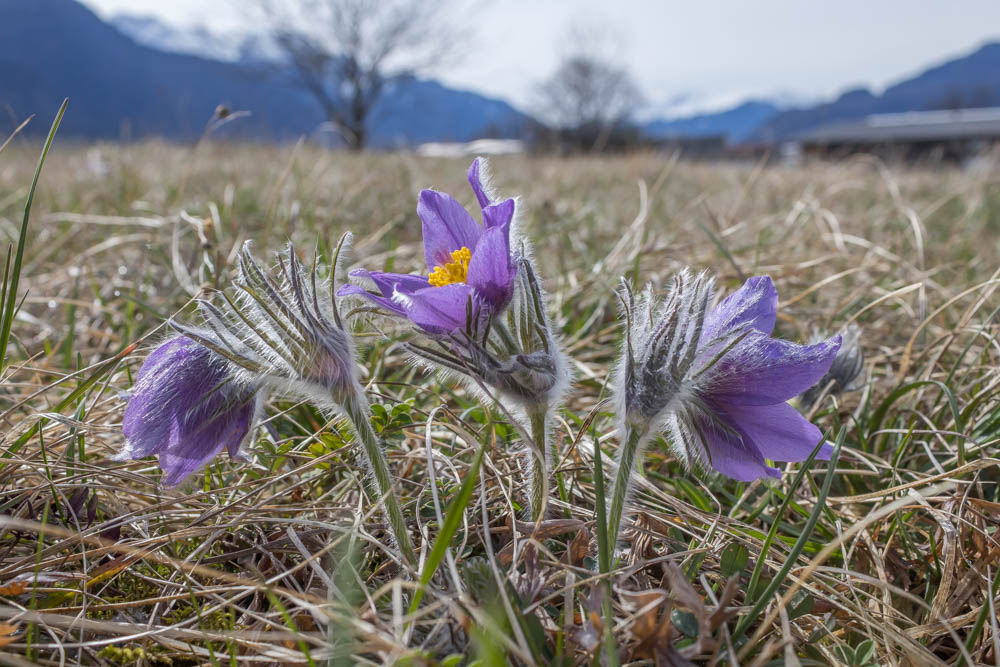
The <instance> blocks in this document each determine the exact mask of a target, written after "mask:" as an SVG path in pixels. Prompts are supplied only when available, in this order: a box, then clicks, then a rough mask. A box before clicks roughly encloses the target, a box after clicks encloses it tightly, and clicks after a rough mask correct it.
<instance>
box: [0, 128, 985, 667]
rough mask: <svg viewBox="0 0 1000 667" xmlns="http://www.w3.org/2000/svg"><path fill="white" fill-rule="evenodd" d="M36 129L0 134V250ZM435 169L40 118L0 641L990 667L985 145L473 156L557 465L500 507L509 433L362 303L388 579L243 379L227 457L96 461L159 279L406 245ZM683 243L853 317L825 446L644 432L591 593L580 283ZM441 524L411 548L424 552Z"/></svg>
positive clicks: (326, 447)
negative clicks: (905, 154)
mask: <svg viewBox="0 0 1000 667" xmlns="http://www.w3.org/2000/svg"><path fill="white" fill-rule="evenodd" d="M40 143H41V142H40V141H38V140H29V139H24V138H19V139H17V140H15V142H13V143H12V144H11V145H10V146H8V147H7V148H6V149H4V150H3V152H0V227H2V230H0V231H2V233H3V234H4V235H5V236H6V237H7V238H8V239H9V240H10V241H11V242H16V240H17V236H18V228H19V227H20V225H21V215H22V209H23V205H24V201H25V198H26V196H27V194H28V189H29V185H30V182H31V176H32V172H33V170H34V167H35V163H36V161H37V156H38V152H39V149H40ZM467 166H468V164H467V161H465V160H430V159H421V158H417V157H415V156H412V155H369V156H352V155H347V154H343V153H331V152H324V151H320V150H316V149H312V148H309V147H306V146H298V147H293V146H287V147H282V148H273V147H259V146H232V145H226V144H213V143H208V144H203V145H201V146H199V147H197V148H194V147H177V146H169V145H164V144H159V143H148V144H138V145H129V146H119V145H114V144H102V145H97V146H74V145H72V143H71V142H62V141H60V140H59V139H58V138H57V139H56V144H55V147H54V148H53V150H52V152H51V154H50V155H49V157H48V161H47V162H46V164H45V166H44V170H43V172H42V176H41V181H40V184H39V187H38V190H37V193H36V196H35V201H34V207H33V209H32V212H31V218H30V222H29V228H28V237H27V238H28V241H27V245H26V248H25V254H24V262H23V267H22V271H21V276H22V278H21V283H20V287H19V298H20V297H21V296H23V297H24V302H23V305H22V306H21V309H20V312H19V315H18V317H17V319H16V321H15V323H14V327H13V338H12V341H11V347H10V350H9V352H8V355H7V361H6V363H7V366H6V368H5V371H4V375H3V380H2V385H0V410H2V411H3V419H4V425H3V432H2V436H0V437H2V439H0V661H2V662H5V663H8V664H25V663H26V662H38V663H41V664H67V663H68V664H134V663H138V664H173V665H186V664H243V663H248V664H250V663H253V664H291V663H298V662H301V663H321V662H326V661H327V660H331V659H332V660H338V661H340V662H343V663H346V664H351V663H371V664H380V663H383V662H392V661H399V662H400V663H401V664H435V663H436V661H437V662H438V664H448V665H455V664H470V663H471V662H472V661H473V660H481V661H482V662H481V663H480V664H505V663H507V662H520V663H528V664H581V663H590V662H592V661H594V660H595V659H596V660H601V661H603V662H604V663H605V664H610V663H611V662H613V661H615V660H620V661H621V662H622V663H627V662H632V663H634V664H653V663H654V662H655V663H656V664H661V665H687V664H691V663H694V664H732V665H735V664H740V665H762V664H785V665H796V664H803V665H808V664H813V665H817V664H847V665H934V664H949V665H957V664H1000V633H998V627H997V626H998V618H997V613H996V606H995V603H994V598H995V591H996V589H997V587H998V585H1000V576H998V573H1000V543H998V542H997V540H996V536H997V533H996V525H997V519H998V518H1000V491H998V487H997V482H998V481H1000V469H998V467H997V464H998V463H1000V461H998V460H997V451H998V447H1000V401H998V397H1000V374H998V368H997V366H998V363H997V362H998V358H1000V340H998V334H1000V328H998V325H997V323H996V315H997V312H998V310H1000V297H998V293H997V288H998V287H1000V271H998V268H1000V261H998V260H1000V169H998V168H997V167H996V166H994V167H993V168H992V169H991V168H989V164H988V163H987V164H984V165H982V168H980V169H978V170H972V171H959V170H957V169H948V168H941V169H933V170H931V169H906V168H895V167H894V168H886V167H884V166H883V165H881V164H880V163H878V162H876V161H874V160H872V159H869V158H856V159H852V160H848V161H845V162H843V163H840V164H822V165H820V164H817V165H809V166H806V167H801V168H784V167H766V168H763V167H760V166H757V165H753V164H746V165H737V164H723V165H717V164H716V165H713V164H689V163H685V162H677V161H675V160H673V159H671V157H670V156H666V155H656V154H646V155H634V156H626V157H607V158H581V159H573V160H566V159H549V158H530V157H521V156H518V157H503V158H498V159H496V160H495V161H494V162H493V173H494V184H495V186H496V187H497V188H498V190H499V191H500V192H502V193H504V194H509V195H515V194H516V195H520V196H521V199H520V203H519V209H518V210H519V220H520V224H521V225H522V229H523V231H524V232H525V234H526V235H527V236H529V237H530V238H531V239H533V241H534V243H535V248H536V256H537V259H538V263H539V267H540V272H541V274H542V278H543V280H544V284H545V286H546V288H547V289H548V290H549V292H550V295H551V306H552V309H553V311H554V313H555V316H556V321H557V324H558V326H559V327H560V329H561V331H562V333H563V335H564V337H565V342H566V347H567V349H568V350H569V352H570V353H571V355H572V357H573V358H574V360H575V369H574V370H575V374H576V381H575V384H574V386H573V390H572V393H571V394H570V397H569V400H568V402H567V405H566V408H565V409H564V410H563V411H562V413H561V415H560V424H559V428H558V430H557V442H558V444H559V451H558V453H557V461H556V472H555V482H556V484H555V486H556V488H555V490H554V495H553V498H552V500H551V501H550V508H549V514H548V517H549V518H548V519H547V520H546V521H545V522H543V523H542V524H540V525H539V526H536V525H534V524H532V523H530V522H524V521H519V520H518V519H523V517H524V511H523V507H524V505H525V497H524V490H523V486H524V484H523V480H524V478H525V475H524V471H523V465H524V457H523V451H522V446H521V445H520V444H519V442H518V440H519V437H518V435H517V433H516V431H515V430H513V429H512V428H510V427H509V425H507V424H506V423H505V420H504V417H503V416H502V414H500V413H497V412H496V411H495V410H493V409H491V408H485V409H484V407H483V406H481V405H480V404H479V403H478V402H477V400H476V399H475V397H474V396H471V395H470V394H469V393H468V392H466V391H465V390H463V389H462V388H461V387H460V386H458V385H456V384H454V383H451V382H448V381H446V380H442V379H438V378H436V377H432V376H428V375H426V374H425V373H424V372H423V371H422V370H419V369H417V368H415V367H413V366H412V365H410V364H409V363H408V362H407V357H406V355H405V354H404V353H403V351H402V350H401V346H400V342H401V341H402V340H403V338H404V336H403V332H402V330H401V329H398V328H394V327H393V326H392V325H391V324H387V323H385V322H384V321H383V322H382V323H381V324H380V326H381V327H382V330H383V331H384V332H385V334H384V335H378V336H370V335H369V336H365V337H364V338H362V343H363V346H362V347H363V364H364V367H365V369H366V370H367V375H366V378H367V379H368V381H369V384H368V385H367V389H368V392H369V396H370V398H371V401H372V403H373V404H374V405H375V406H376V407H375V427H376V429H377V430H378V431H379V432H380V433H381V434H382V435H383V437H384V438H385V440H386V442H387V447H388V452H389V458H390V465H391V467H392V470H393V472H394V473H395V475H396V476H397V479H398V492H399V495H400V497H401V501H402V503H403V505H404V510H405V512H406V516H407V517H408V520H409V527H410V530H411V534H412V536H413V540H414V543H415V544H416V546H417V549H418V552H419V554H420V557H421V567H420V568H418V570H419V571H417V572H414V571H409V570H407V569H405V568H401V567H400V566H399V564H398V562H397V561H395V560H394V559H393V558H392V557H391V556H390V550H388V549H387V548H386V547H385V545H387V544H388V543H389V539H388V537H387V534H386V531H385V530H384V528H383V524H382V523H381V520H380V517H379V514H378V513H377V511H376V510H374V509H373V505H372V503H371V502H370V501H369V500H367V499H366V498H365V496H364V495H363V492H362V489H363V488H364V487H363V486H362V477H363V475H364V472H363V470H362V469H361V466H360V464H359V463H358V461H357V458H356V455H357V451H356V447H355V445H354V444H353V443H352V442H351V441H350V438H348V437H346V436H345V435H344V431H343V430H342V429H341V428H339V426H338V425H337V424H325V422H324V419H323V418H322V417H321V416H320V414H319V413H318V412H316V411H315V410H314V409H313V408H311V407H310V406H308V405H303V404H295V403H287V402H279V401H272V402H270V403H268V404H267V406H266V409H265V418H266V420H267V424H266V425H265V426H264V427H261V428H258V429H256V430H255V431H254V432H253V435H252V438H251V439H250V441H249V442H248V444H247V450H246V451H247V454H248V456H249V459H250V460H249V461H246V462H235V463H231V462H230V461H229V460H228V459H227V458H226V457H220V458H218V459H217V460H216V462H215V463H214V464H212V465H211V466H210V467H209V468H208V469H207V470H206V471H205V472H204V474H199V475H196V476H195V477H194V478H192V480H191V481H189V482H187V483H186V484H185V485H183V486H182V487H180V488H178V489H164V488H163V487H161V486H160V485H159V470H158V468H157V465H156V461H155V460H154V459H147V460H143V461H137V462H126V463H122V462H114V461H112V460H111V456H112V454H113V453H114V452H115V451H116V450H118V449H119V448H120V447H121V445H122V435H121V429H120V424H121V420H122V414H123V410H124V400H123V396H122V392H126V391H127V390H128V389H129V388H130V387H131V385H132V382H133V379H134V376H135V373H136V371H137V370H138V367H139V365H140V363H141V362H142V360H143V358H144V357H145V356H146V355H147V354H148V352H149V350H150V349H152V346H154V345H155V343H156V342H158V341H159V340H161V339H162V336H164V335H165V334H166V328H165V327H164V321H165V320H166V319H168V318H169V317H171V316H177V317H178V318H179V319H184V318H192V319H193V317H194V316H193V313H192V311H193V309H192V307H191V303H190V302H191V299H192V298H193V297H194V296H195V295H197V294H198V293H199V291H200V290H201V289H202V288H204V287H210V286H219V287H223V286H225V284H226V280H227V279H228V277H229V276H230V275H231V273H232V268H233V261H234V258H235V253H236V250H237V249H238V248H239V247H240V244H241V243H242V242H243V241H244V240H246V239H253V240H254V241H255V247H256V253H257V254H258V256H260V257H265V256H270V254H271V253H272V252H273V251H276V250H278V249H280V248H281V247H282V244H283V243H284V241H285V240H286V238H288V237H290V238H291V239H292V240H293V241H295V242H296V244H297V247H298V248H299V250H300V251H303V252H304V254H305V255H306V256H307V257H311V255H312V251H313V248H314V247H316V246H317V244H318V245H319V248H320V250H321V252H323V253H328V252H329V249H330V247H331V245H332V244H333V243H335V242H336V240H337V238H338V237H339V236H340V235H341V234H342V233H343V232H344V231H346V230H352V231H353V232H354V234H355V236H356V240H355V244H354V250H353V259H352V261H353V262H356V263H357V264H358V265H361V264H363V265H365V266H366V267H370V268H375V267H382V266H385V267H391V268H392V269H394V270H397V271H420V270H421V269H422V266H421V264H422V250H421V246H420V225H419V222H418V220H417V217H416V214H415V202H416V196H417V194H418V192H419V191H420V189H422V188H424V187H435V188H437V189H440V190H444V191H446V192H450V193H453V194H455V195H456V196H458V197H459V198H460V200H461V201H463V202H464V203H466V204H469V205H472V204H473V203H474V200H473V197H472V194H471V192H470V191H469V190H468V188H467V186H466V184H465V169H466V167H467ZM684 266H690V267H692V268H695V269H708V270H710V271H712V272H713V273H714V274H715V275H716V276H717V277H718V281H719V284H720V287H721V288H722V289H723V291H726V292H728V291H731V290H732V289H735V288H736V287H737V286H738V285H739V284H740V283H741V281H742V279H743V278H744V277H746V276H751V275H756V274H768V275H770V276H772V277H773V279H774V281H775V283H776V285H777V288H778V291H779V294H780V297H781V300H780V305H779V321H778V327H777V330H778V335H780V336H782V337H784V338H788V339H792V340H797V341H804V340H807V339H809V338H810V337H811V336H813V335H814V333H815V332H816V331H826V332H831V333H832V332H835V331H836V330H838V329H840V328H841V327H843V326H844V325H846V324H848V323H855V324H857V325H858V326H859V327H860V329H861V339H860V340H861V344H862V346H863V349H864V352H865V357H866V361H865V368H864V374H863V377H862V383H861V384H862V385H863V386H862V388H861V389H859V390H858V391H854V392H848V393H843V394H840V395H836V396H827V397H826V398H824V399H823V400H821V401H820V402H819V403H818V404H817V405H816V406H815V407H814V408H813V409H812V411H811V414H812V417H813V421H814V422H815V423H816V424H817V425H819V426H820V428H821V429H823V430H825V431H826V433H827V437H828V438H829V439H830V440H831V441H837V440H838V439H840V440H842V442H843V446H842V450H841V454H840V457H839V460H837V461H836V463H835V465H834V466H833V469H832V470H831V469H830V468H829V467H828V465H827V464H826V463H823V462H817V463H814V464H813V465H811V466H809V467H808V468H803V467H802V466H800V465H790V466H788V468H787V471H786V473H785V474H784V475H783V477H782V479H781V480H779V481H775V482H773V483H753V484H745V483H737V482H733V481H730V480H727V479H725V478H722V477H719V476H711V475H706V474H704V473H698V472H689V471H686V470H684V469H683V467H682V466H681V465H680V464H679V463H678V462H677V460H676V458H675V457H674V456H672V455H671V453H670V451H669V449H668V448H667V445H666V444H665V443H664V442H662V441H660V442H657V443H656V444H654V445H653V446H652V447H651V448H650V451H649V452H648V453H647V455H646V457H645V460H644V465H643V469H642V478H641V479H640V480H639V482H638V489H639V491H638V493H637V494H636V495H635V497H634V498H633V500H632V506H631V508H630V510H629V511H628V513H627V517H628V519H629V520H630V525H629V527H628V529H627V530H626V532H625V539H624V541H623V544H622V546H623V547H626V548H625V549H624V550H623V552H622V553H623V557H622V558H621V560H620V561H619V562H618V566H617V568H616V569H615V571H614V573H613V576H612V577H611V578H610V584H611V586H610V590H611V595H610V603H611V604H610V612H609V613H608V610H607V609H605V608H604V607H603V606H602V601H603V595H604V592H605V591H606V590H607V589H606V588H605V586H604V581H605V580H604V579H602V578H601V577H599V576H596V575H595V574H594V570H595V565H594V562H595V561H594V558H595V551H594V540H595V528H594V526H595V522H594V518H595V462H594V459H595V456H594V454H595V447H596V446H598V444H599V446H600V448H601V450H602V451H603V456H602V457H601V458H602V459H603V461H604V466H605V476H609V475H610V474H611V472H612V469H611V467H612V465H613V464H612V462H611V461H612V460H613V457H614V453H615V451H616V448H617V445H618V442H617V439H616V434H615V429H614V418H613V416H612V415H611V413H610V412H609V407H608V405H607V403H605V402H602V399H603V398H605V397H606V396H607V393H608V387H607V383H608V377H609V374H610V371H611V368H612V364H613V360H614V358H615V355H616V353H617V350H618V346H619V342H620V338H621V329H620V326H619V321H618V304H617V298H616V296H615V289H616V287H617V285H618V282H619V277H620V276H622V275H627V276H629V277H631V278H632V279H633V280H634V281H635V282H636V283H639V284H641V283H645V282H651V283H652V284H653V285H654V286H658V287H659V286H662V285H663V284H664V281H665V280H666V279H667V278H668V277H669V276H670V275H671V274H672V273H673V272H674V271H676V270H678V269H680V268H682V267H684ZM368 317H369V315H368V314H367V313H364V312H361V313H357V314H356V315H355V318H354V319H355V321H356V322H357V324H359V325H360V324H361V323H362V322H361V320H364V319H365V318H368ZM365 330H369V329H368V328H366V329H365ZM360 331H361V329H360V328H359V332H360ZM376 378H377V380H376ZM481 446H482V447H484V448H485V456H484V458H483V461H482V465H481V467H480V468H479V471H478V472H479V474H478V477H477V476H476V475H473V474H470V473H471V472H472V471H471V470H470V468H471V465H472V462H473V460H474V457H475V454H476V451H477V450H478V449H479V448H480V447H481ZM431 462H433V464H431ZM803 471H804V472H803ZM799 473H802V474H799ZM831 476H832V477H831ZM470 479H471V483H468V484H466V485H465V487H463V486H462V483H463V482H466V481H468V480H470ZM463 488H465V489H467V490H471V496H469V497H468V499H467V500H466V501H465V502H460V501H461V500H462V498H460V496H461V491H462V489H463ZM455 499H458V500H457V501H456V502H450V501H452V500H455ZM449 518H452V519H454V518H458V519H460V521H458V522H457V523H456V524H454V526H455V527H456V529H455V531H454V536H453V537H452V539H451V540H450V542H449V545H450V549H449V551H448V553H447V555H446V557H445V558H443V559H442V558H441V554H440V553H439V554H438V555H436V556H433V554H432V545H433V544H434V543H435V539H436V538H437V536H438V535H439V534H440V532H441V528H442V525H445V524H447V523H448V519H449ZM442 519H443V520H442ZM435 559H436V560H435ZM428 563H430V564H431V566H430V567H431V569H434V570H435V572H434V576H433V578H432V579H431V581H430V585H429V586H427V587H426V590H425V592H424V594H423V599H422V602H421V604H420V605H419V606H418V608H417V609H416V611H414V612H412V613H411V612H410V611H409V609H410V605H411V602H412V600H413V591H414V589H415V586H416V584H415V583H414V582H415V581H417V580H418V579H419V577H420V575H421V573H424V572H428ZM991 590H992V591H994V595H991V594H990V591H991ZM609 623H610V626H609V625H608V624H609ZM609 627H610V632H606V630H607V629H608V628H609ZM609 637H610V639H609ZM612 642H613V646H614V649H615V652H614V653H609V652H608V651H606V650H605V649H606V648H607V646H608V645H610V644H611V643H612ZM18 660H20V663H18ZM642 661H646V662H642ZM689 661H690V662H689Z"/></svg>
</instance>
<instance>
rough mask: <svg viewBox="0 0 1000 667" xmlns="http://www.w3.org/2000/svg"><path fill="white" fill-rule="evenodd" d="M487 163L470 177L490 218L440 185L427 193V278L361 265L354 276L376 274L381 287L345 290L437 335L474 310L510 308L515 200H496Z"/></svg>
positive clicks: (480, 314)
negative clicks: (484, 172) (487, 181)
mask: <svg viewBox="0 0 1000 667" xmlns="http://www.w3.org/2000/svg"><path fill="white" fill-rule="evenodd" d="M481 167H482V165H481V162H480V160H478V159H477V160H476V161H475V162H473V163H472V166H471V167H470V168H469V173H468V178H469V184H470V185H471V186H472V189H473V191H474V192H475V194H476V199H477V201H478V202H479V206H480V208H481V210H482V218H483V223H482V224H479V223H478V222H476V220H475V219H473V217H472V216H471V215H470V214H469V212H468V211H466V210H465V208H464V207H463V206H462V205H461V204H459V203H458V201H456V200H455V199H454V198H452V197H451V196H449V195H447V194H444V193H442V192H437V191H435V190H424V191H423V192H421V193H420V199H419V201H418V202H417V215H418V216H419V217H420V221H421V223H422V225H423V234H424V259H425V261H426V262H427V271H428V275H427V276H426V277H424V276H416V275H412V274H399V273H382V272H377V271H365V270H363V269H359V270H356V271H353V272H352V273H351V275H352V276H354V277H364V278H369V279H371V281H372V282H373V283H374V284H375V287H376V288H377V289H378V293H377V294H376V293H372V292H368V291H367V290H365V289H362V288H361V287H358V286H356V285H345V286H344V287H342V288H341V289H340V291H339V294H340V295H349V294H360V295H362V296H364V297H366V298H367V299H369V300H370V301H372V302H373V303H375V304H376V305H377V306H379V307H380V308H382V309H383V310H385V311H387V312H389V313H391V314H394V315H398V316H402V317H406V318H408V319H409V320H410V321H411V322H413V323H414V324H416V325H417V326H418V327H420V328H421V329H423V330H424V331H426V332H428V333H432V334H449V333H454V332H456V331H459V330H463V329H465V327H466V325H467V324H468V323H469V322H470V316H471V321H472V322H473V323H476V324H478V322H479V321H480V319H481V318H484V317H489V316H491V315H493V314H495V313H497V312H500V311H501V310H503V309H504V308H506V307H507V304H508V303H510V299H511V296H512V295H513V293H514V277H515V275H516V264H515V263H514V261H512V259H511V255H510V224H511V220H512V219H513V217H514V200H513V199H505V200H504V201H501V202H500V203H497V204H494V203H492V201H491V199H490V197H489V196H488V195H487V193H486V189H485V187H484V186H483V182H482V179H481V177H480V169H481Z"/></svg>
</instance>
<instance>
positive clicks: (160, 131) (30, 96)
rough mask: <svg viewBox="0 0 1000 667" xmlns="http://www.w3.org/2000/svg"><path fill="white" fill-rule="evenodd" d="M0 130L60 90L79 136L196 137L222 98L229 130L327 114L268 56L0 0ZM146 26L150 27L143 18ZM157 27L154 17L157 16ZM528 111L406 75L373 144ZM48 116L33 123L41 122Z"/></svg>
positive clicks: (59, 2) (69, 5)
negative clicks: (211, 49)
mask: <svg viewBox="0 0 1000 667" xmlns="http://www.w3.org/2000/svg"><path fill="white" fill-rule="evenodd" d="M0 16H3V17H4V20H3V21H0V108H2V109H4V110H5V111H6V113H5V114H4V118H3V120H0V134H3V135H5V134H6V133H7V132H9V131H10V130H12V129H13V128H14V127H16V126H17V124H19V123H20V122H21V121H22V120H23V119H24V118H26V117H27V116H29V115H31V114H37V115H38V116H39V117H40V118H49V117H51V115H52V114H53V113H54V112H55V110H56V109H57V108H58V106H59V103H60V102H61V101H62V99H63V98H64V97H69V98H70V106H69V111H68V113H67V114H66V118H65V120H64V122H63V126H62V129H61V132H62V133H63V134H65V135H68V136H77V137H82V138H88V139H92V138H119V137H122V136H125V137H143V136H163V137H166V138H169V139H180V140H191V139H194V138H196V137H198V136H200V135H201V133H202V132H203V131H204V127H205V124H206V122H207V121H208V120H209V119H210V118H211V116H212V114H213V112H214V110H215V108H216V106H217V105H219V104H226V105H228V106H229V107H230V108H232V109H234V110H235V109H239V110H248V111H250V112H251V116H250V117H249V118H246V119H240V120H238V121H236V122H234V123H232V124H230V125H229V126H227V127H226V128H224V130H223V131H224V132H225V133H226V134H228V135H230V136H241V137H245V138H256V139H267V140H273V139H277V140H283V139H291V138H295V137H298V136H301V135H303V134H312V133H314V132H315V131H316V130H317V128H319V127H321V126H322V125H323V123H324V121H325V118H324V117H323V115H322V113H320V110H319V107H318V105H317V104H316V103H315V102H314V101H313V100H312V99H311V98H310V97H309V96H308V95H307V94H306V93H304V92H302V91H301V89H300V88H299V87H298V86H297V85H295V83H294V81H293V80H292V79H291V77H289V76H287V75H285V74H282V73H281V72H280V71H276V69H275V68H274V67H273V66H249V65H244V64H240V63H232V62H223V61H220V60H215V59H209V58H203V57H200V56H197V55H188V54H183V53H176V52H168V51H162V50H159V49H155V48H151V47H149V46H145V45H142V44H139V43H137V42H136V41H135V40H134V39H132V38H131V37H129V36H127V35H125V34H123V33H122V32H121V31H119V30H118V29H116V28H115V27H113V26H111V25H109V24H107V23H105V22H103V21H101V20H100V19H99V18H98V17H97V16H96V15H95V14H94V13H93V12H91V11H90V10H89V9H87V8H86V7H84V6H83V5H81V4H79V3H77V2H76V1H75V0H31V1H30V2H25V1H24V0H0ZM147 28H149V26H147ZM154 28H155V26H154ZM526 121H527V116H525V115H524V114H522V113H521V112H519V111H517V110H516V109H514V108H513V107H511V106H510V105H509V104H507V103H506V102H503V101H500V100H494V99H489V98H486V97H483V96H481V95H478V94H476V93H471V92H467V91H460V90H453V89H450V88H446V87H444V86H442V85H441V84H439V83H437V82H435V81H424V80H421V79H417V78H413V77H410V78H405V79H402V80H400V81H398V82H396V83H395V84H394V86H393V87H392V90H391V91H390V92H388V93H387V94H386V95H385V96H384V98H383V99H382V101H381V102H380V104H379V105H378V106H377V107H376V109H375V110H374V111H373V117H372V126H371V128H370V133H371V137H372V144H373V145H375V146H394V145H399V144H415V143H422V142H425V141H431V140H457V141H466V140H470V139H473V138H476V137H479V136H482V135H484V134H487V133H490V134H494V135H497V136H514V135H515V134H517V133H519V132H520V131H521V128H522V126H523V125H524V123H525V122H526ZM43 125H46V127H47V123H45V122H38V123H32V126H30V127H31V129H32V130H33V131H35V132H43V131H44V130H45V129H46V128H43V127H42V126H43Z"/></svg>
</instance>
